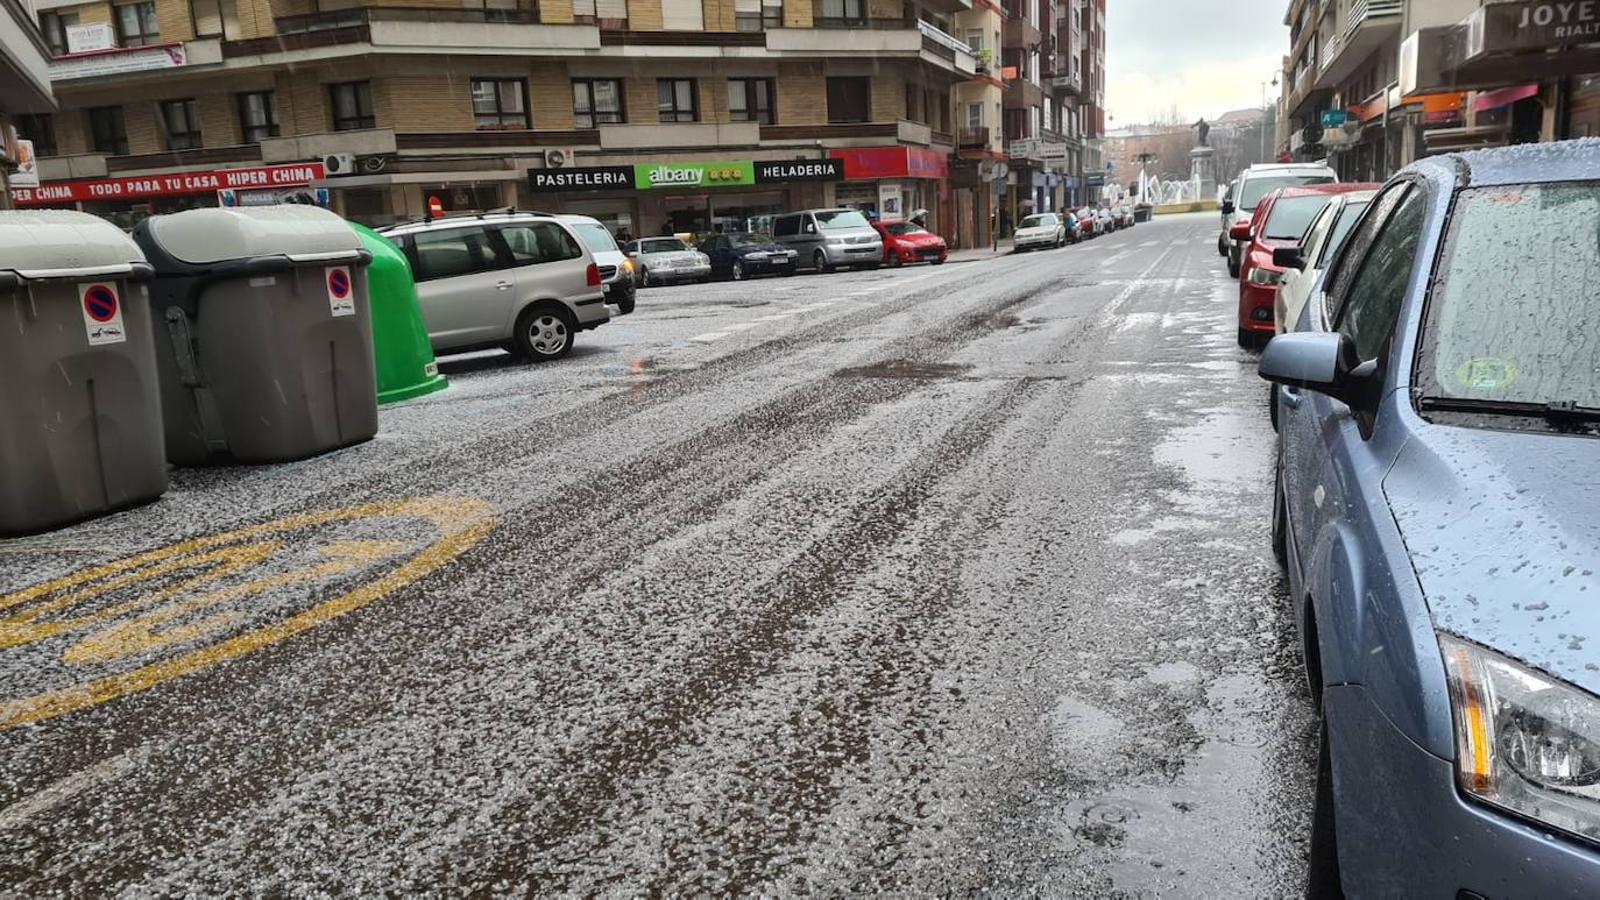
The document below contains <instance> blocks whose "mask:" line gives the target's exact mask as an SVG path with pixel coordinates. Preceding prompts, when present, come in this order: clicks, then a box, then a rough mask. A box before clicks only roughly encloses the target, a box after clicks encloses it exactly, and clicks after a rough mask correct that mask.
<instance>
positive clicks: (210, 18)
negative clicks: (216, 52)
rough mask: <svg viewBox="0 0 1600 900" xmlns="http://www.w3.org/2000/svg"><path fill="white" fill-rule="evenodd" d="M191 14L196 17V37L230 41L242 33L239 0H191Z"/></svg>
mask: <svg viewBox="0 0 1600 900" xmlns="http://www.w3.org/2000/svg"><path fill="white" fill-rule="evenodd" d="M189 13H190V15H192V16H193V17H194V34H195V37H219V38H222V39H223V40H228V39H229V36H230V35H235V36H236V35H238V34H239V33H240V30H239V5H238V3H237V0H189Z"/></svg>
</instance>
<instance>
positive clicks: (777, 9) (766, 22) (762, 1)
mask: <svg viewBox="0 0 1600 900" xmlns="http://www.w3.org/2000/svg"><path fill="white" fill-rule="evenodd" d="M733 22H734V27H735V28H736V29H737V30H739V31H771V30H773V29H774V28H782V27H783V0H734V4H733Z"/></svg>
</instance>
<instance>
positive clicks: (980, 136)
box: [956, 126, 989, 150]
mask: <svg viewBox="0 0 1600 900" xmlns="http://www.w3.org/2000/svg"><path fill="white" fill-rule="evenodd" d="M956 146H957V147H959V148H960V149H962V150H987V149H989V129H988V128H987V127H986V126H979V127H977V128H962V129H961V130H959V131H957V132H956Z"/></svg>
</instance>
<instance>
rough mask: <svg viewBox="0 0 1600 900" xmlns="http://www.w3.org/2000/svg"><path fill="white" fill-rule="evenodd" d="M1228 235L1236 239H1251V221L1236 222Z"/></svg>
mask: <svg viewBox="0 0 1600 900" xmlns="http://www.w3.org/2000/svg"><path fill="white" fill-rule="evenodd" d="M1228 237H1230V238H1232V239H1233V240H1236V241H1248V240H1250V223H1249V222H1235V223H1234V224H1233V227H1232V228H1229V229H1228Z"/></svg>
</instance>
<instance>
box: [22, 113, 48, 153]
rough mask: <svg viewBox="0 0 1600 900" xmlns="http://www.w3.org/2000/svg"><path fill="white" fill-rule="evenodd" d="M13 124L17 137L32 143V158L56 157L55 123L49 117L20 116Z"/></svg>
mask: <svg viewBox="0 0 1600 900" xmlns="http://www.w3.org/2000/svg"><path fill="white" fill-rule="evenodd" d="M13 122H14V123H15V124H16V126H17V137H19V138H21V139H23V140H25V141H33V155H34V156H55V155H56V128H55V122H54V120H52V119H51V118H50V117H49V116H46V115H20V116H17V117H16V118H15V119H14V120H13Z"/></svg>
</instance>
